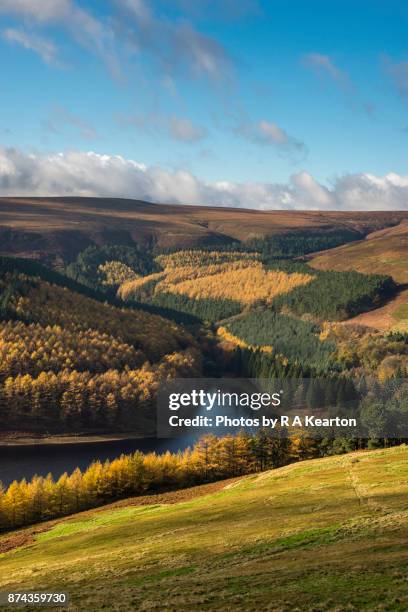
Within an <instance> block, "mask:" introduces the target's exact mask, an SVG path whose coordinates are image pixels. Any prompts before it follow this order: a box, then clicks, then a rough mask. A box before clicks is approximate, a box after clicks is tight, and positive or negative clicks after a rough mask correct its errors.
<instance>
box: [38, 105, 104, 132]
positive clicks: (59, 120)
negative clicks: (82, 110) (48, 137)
mask: <svg viewBox="0 0 408 612" xmlns="http://www.w3.org/2000/svg"><path fill="white" fill-rule="evenodd" d="M67 126H69V127H72V128H75V129H76V130H77V131H78V133H79V136H80V137H81V138H83V139H84V140H95V139H96V138H98V133H97V131H96V130H95V128H94V127H93V126H92V125H91V124H90V123H88V122H87V121H85V120H84V119H83V118H82V117H78V116H77V115H74V114H72V113H71V112H70V111H69V110H68V109H67V108H65V107H64V106H56V107H55V108H54V109H53V110H52V112H51V114H50V116H49V117H48V119H47V120H46V121H45V122H44V127H45V129H46V130H47V131H49V132H52V133H54V134H60V133H61V131H62V130H64V129H65V128H66V127H67Z"/></svg>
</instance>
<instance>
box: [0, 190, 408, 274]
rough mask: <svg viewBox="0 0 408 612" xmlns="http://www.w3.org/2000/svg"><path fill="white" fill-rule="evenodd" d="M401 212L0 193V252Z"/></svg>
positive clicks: (42, 252) (59, 251) (180, 237)
mask: <svg viewBox="0 0 408 612" xmlns="http://www.w3.org/2000/svg"><path fill="white" fill-rule="evenodd" d="M401 219H408V213H407V212H368V213H365V212H350V213H348V212H318V211H256V210H247V209H233V208H216V207H204V206H179V205H161V204H151V203H147V202H142V201H136V200H124V199H104V198H75V197H72V198H67V197H66V198H0V244H1V248H0V254H3V255H15V256H19V257H27V256H28V257H35V258H39V259H41V260H43V261H45V262H49V261H51V262H52V263H55V262H60V261H61V260H62V261H64V262H66V261H70V260H72V259H74V258H75V257H76V255H77V254H78V253H79V252H81V251H83V250H84V249H85V248H86V247H88V246H90V245H98V246H102V245H107V244H120V245H124V246H132V245H134V244H135V242H136V243H138V244H139V245H147V246H152V245H157V246H158V247H160V248H168V247H174V246H177V247H179V248H188V247H191V246H197V245H202V244H213V245H217V244H220V243H221V244H225V243H230V242H232V241H234V240H247V239H251V238H259V237H262V236H265V235H271V234H280V233H288V232H298V231H299V230H307V231H312V230H313V231H317V232H330V231H333V230H343V231H344V230H349V231H353V232H354V233H355V236H356V237H357V238H358V237H359V235H361V236H365V235H366V234H367V233H368V232H372V231H375V230H381V229H383V228H386V227H389V226H393V225H396V224H397V223H399V222H400V221H401Z"/></svg>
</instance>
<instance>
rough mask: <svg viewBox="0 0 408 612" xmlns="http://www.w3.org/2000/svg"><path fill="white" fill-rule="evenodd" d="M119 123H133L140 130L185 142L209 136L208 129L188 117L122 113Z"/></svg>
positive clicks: (127, 124) (196, 140)
mask: <svg viewBox="0 0 408 612" xmlns="http://www.w3.org/2000/svg"><path fill="white" fill-rule="evenodd" d="M117 120H118V123H119V125H122V126H129V125H132V126H134V127H136V128H137V129H139V130H142V131H145V132H148V133H150V134H155V135H158V136H162V135H164V136H167V137H169V138H172V139H173V140H177V141H179V142H184V143H194V142H198V141H200V140H203V139H204V138H205V137H206V136H207V133H208V132H207V130H206V129H205V128H204V127H202V126H200V125H197V124H195V123H193V122H192V121H191V119H189V118H188V117H180V116H178V115H164V114H160V113H158V112H157V113H154V112H152V113H148V114H147V115H120V116H119V117H118V119H117Z"/></svg>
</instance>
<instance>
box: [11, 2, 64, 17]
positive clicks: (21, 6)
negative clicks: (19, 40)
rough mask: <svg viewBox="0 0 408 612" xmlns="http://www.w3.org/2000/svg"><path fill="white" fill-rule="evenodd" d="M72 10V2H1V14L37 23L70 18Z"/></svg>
mask: <svg viewBox="0 0 408 612" xmlns="http://www.w3.org/2000/svg"><path fill="white" fill-rule="evenodd" d="M71 9H72V3H71V0H0V13H7V14H11V15H16V16H17V17H23V18H24V19H34V20H35V21H43V22H47V21H59V20H61V19H65V18H67V17H69V13H70V11H71Z"/></svg>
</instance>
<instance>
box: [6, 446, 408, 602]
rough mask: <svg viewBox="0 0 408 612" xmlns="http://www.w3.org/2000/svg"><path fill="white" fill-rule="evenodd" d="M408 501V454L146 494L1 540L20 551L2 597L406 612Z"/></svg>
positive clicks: (337, 460)
mask: <svg viewBox="0 0 408 612" xmlns="http://www.w3.org/2000/svg"><path fill="white" fill-rule="evenodd" d="M211 487H213V488H211ZM217 489H218V490H217ZM200 493H201V495H200ZM202 493H205V494H204V495H203V494H202ZM407 499H408V448H407V447H398V448H392V449H387V450H378V451H368V452H362V453H354V454H350V455H346V456H337V457H331V458H325V459H318V460H313V461H308V462H303V463H300V464H299V463H298V464H292V465H290V466H287V467H284V468H281V469H278V470H274V471H271V472H265V473H262V474H260V475H254V476H249V477H245V478H242V479H240V480H237V481H235V482H229V483H228V484H226V485H225V486H223V485H220V487H214V485H210V486H209V487H204V488H203V490H202V489H200V488H197V489H196V490H191V491H187V492H186V493H185V494H183V493H182V492H179V493H176V494H164V495H160V496H156V497H155V496H151V497H150V498H144V499H142V500H138V499H137V498H136V499H134V500H127V501H125V502H121V503H120V504H117V505H114V506H110V507H107V508H105V509H103V510H100V511H92V512H87V513H82V514H81V515H77V516H74V517H72V518H70V519H66V520H60V521H58V522H54V523H51V524H49V525H48V526H47V525H46V526H42V527H41V528H37V533H35V532H33V530H32V529H31V530H25V531H21V532H19V533H17V534H15V535H13V536H10V535H9V536H7V535H5V536H3V537H2V538H1V539H0V547H2V549H3V550H7V549H8V548H11V547H12V545H13V542H14V544H16V545H20V548H16V549H12V550H9V551H8V552H5V553H4V554H2V555H1V557H0V588H1V590H6V589H7V590H15V589H33V590H35V589H38V590H45V589H46V590H47V591H51V590H54V591H58V590H61V589H63V590H65V591H67V592H69V593H70V595H71V599H72V601H73V603H74V606H75V609H78V610H87V611H92V610H101V609H102V608H107V609H111V610H124V609H131V608H135V609H140V610H147V609H159V608H161V609H162V607H163V602H166V606H167V607H168V608H169V609H183V610H196V609H198V608H200V609H204V610H205V609H208V610H227V609H228V610H230V609H233V608H235V609H245V610H260V609H276V610H288V611H289V610H296V609H297V610H309V609H316V610H334V609H339V610H340V609H342V610H343V609H348V610H374V609H380V608H378V605H379V602H381V606H382V607H381V609H382V610H400V611H402V610H406V609H407V607H408V588H407V575H408V550H407V548H406V546H405V542H406V540H407V537H408V514H407V512H408V505H407ZM138 504H139V505H138Z"/></svg>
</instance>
